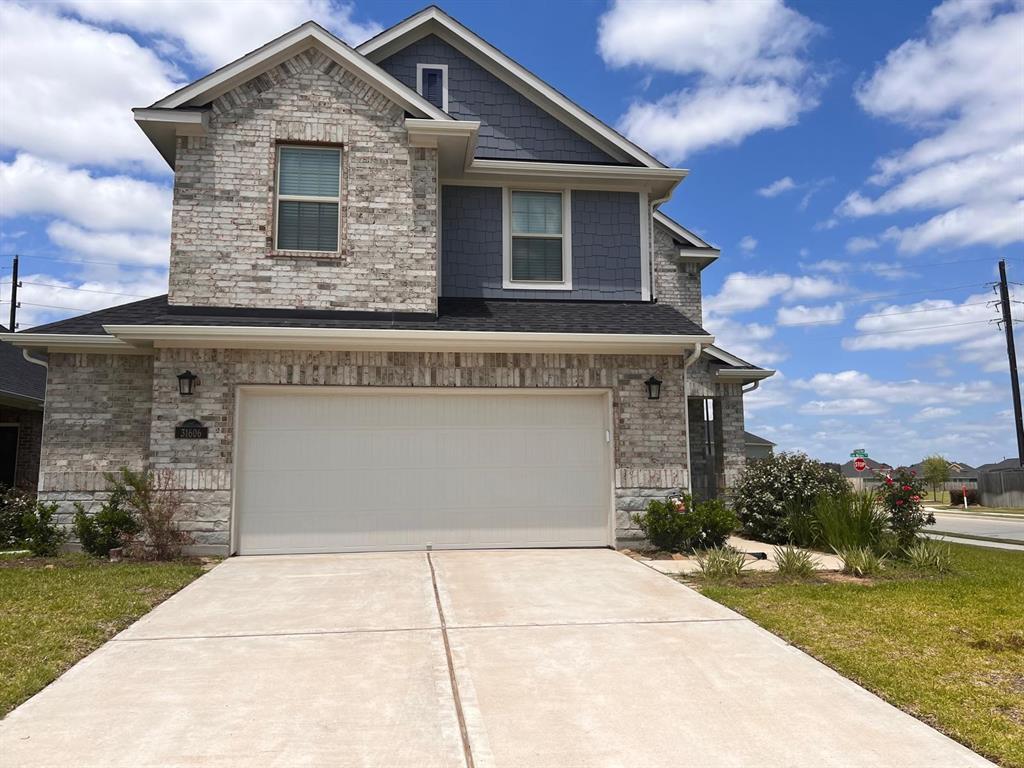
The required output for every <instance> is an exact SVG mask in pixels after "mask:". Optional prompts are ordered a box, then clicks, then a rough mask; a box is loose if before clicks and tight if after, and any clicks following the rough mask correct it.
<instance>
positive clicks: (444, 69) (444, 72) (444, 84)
mask: <svg viewBox="0 0 1024 768" xmlns="http://www.w3.org/2000/svg"><path fill="white" fill-rule="evenodd" d="M425 69H439V70H441V109H443V110H444V111H445V112H447V111H448V65H447V64H425V63H419V64H417V65H416V93H418V94H419V95H420V96H423V70H425ZM423 98H426V96H423Z"/></svg>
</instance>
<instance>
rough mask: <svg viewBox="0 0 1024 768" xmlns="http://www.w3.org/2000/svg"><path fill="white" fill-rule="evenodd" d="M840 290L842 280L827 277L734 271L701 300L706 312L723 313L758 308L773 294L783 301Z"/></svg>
mask: <svg viewBox="0 0 1024 768" xmlns="http://www.w3.org/2000/svg"><path fill="white" fill-rule="evenodd" d="M843 290H845V289H844V287H843V286H842V285H841V284H839V283H837V282H835V281H834V280H831V279H829V278H827V277H807V276H800V277H793V276H792V275H786V274H781V273H777V274H762V275H755V274H748V273H746V272H733V273H732V274H730V275H729V276H728V277H726V278H725V282H724V283H723V284H722V287H721V289H720V290H719V291H718V293H716V294H714V295H713V296H709V297H707V298H706V299H705V300H704V308H705V310H706V311H707V312H708V313H711V314H721V315H725V314H730V313H733V312H747V311H750V310H752V309H759V308H760V307H764V306H767V305H768V304H770V303H771V302H772V301H773V300H774V299H776V298H782V299H783V300H786V301H799V300H801V299H804V300H806V299H823V298H827V297H829V296H834V295H836V294H838V293H841V292H842V291H843Z"/></svg>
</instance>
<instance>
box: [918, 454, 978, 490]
mask: <svg viewBox="0 0 1024 768" xmlns="http://www.w3.org/2000/svg"><path fill="white" fill-rule="evenodd" d="M911 469H912V470H914V471H915V472H917V475H918V477H924V462H923V461H919V462H918V463H917V464H914V465H913V466H912V467H911ZM965 485H966V486H967V487H969V488H975V487H977V485H978V470H977V469H975V468H974V467H972V466H971V465H970V464H966V463H965V462H962V461H951V462H949V480H947V481H946V482H945V483H943V485H942V488H943V489H944V490H947V491H948V490H949V489H950V488H961V487H963V486H965Z"/></svg>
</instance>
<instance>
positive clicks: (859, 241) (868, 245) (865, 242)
mask: <svg viewBox="0 0 1024 768" xmlns="http://www.w3.org/2000/svg"><path fill="white" fill-rule="evenodd" d="M877 247H878V241H877V240H875V239H874V238H873V237H859V236H858V237H851V238H850V239H849V240H847V241H846V252H847V253H863V252H864V251H872V250H874V249H875V248H877Z"/></svg>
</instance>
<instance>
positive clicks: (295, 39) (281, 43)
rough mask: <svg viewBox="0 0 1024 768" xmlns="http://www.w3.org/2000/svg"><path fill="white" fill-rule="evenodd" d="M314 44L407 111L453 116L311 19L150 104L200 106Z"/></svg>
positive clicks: (156, 106)
mask: <svg viewBox="0 0 1024 768" xmlns="http://www.w3.org/2000/svg"><path fill="white" fill-rule="evenodd" d="M314 44H316V45H318V46H319V47H320V49H321V50H323V51H324V53H326V54H327V55H329V56H331V58H333V59H334V60H335V61H337V62H338V63H339V64H341V65H342V66H344V67H346V68H347V69H349V70H350V71H352V72H354V73H355V74H357V75H359V76H360V77H361V78H363V79H364V80H365V81H366V82H368V83H370V84H371V85H372V86H374V87H375V88H377V89H378V90H380V91H381V93H383V94H385V95H386V96H387V97H388V98H390V99H391V100H392V101H394V102H395V103H396V104H399V105H401V106H402V107H404V108H405V109H406V110H408V111H409V112H412V113H413V114H415V115H418V116H420V117H431V118H434V119H435V120H451V119H452V118H451V117H450V116H449V115H448V114H446V113H445V112H443V111H442V110H440V109H438V108H437V107H435V106H434V105H433V104H431V103H430V102H429V101H427V100H426V99H424V98H423V97H422V96H420V95H419V94H418V93H416V91H414V90H412V89H411V88H408V87H406V86H405V85H403V84H402V83H401V82H399V81H398V80H396V79H395V78H394V77H392V76H391V75H389V74H388V73H387V72H385V71H384V70H383V69H381V68H380V67H378V66H377V65H376V64H374V63H373V62H371V61H369V60H368V59H366V58H365V57H364V56H361V55H360V54H359V53H357V52H356V51H355V50H354V49H353V48H350V47H349V46H348V45H346V44H345V43H344V42H343V41H341V40H340V39H338V38H337V37H335V36H334V35H332V34H331V33H330V32H328V31H327V30H326V29H324V28H323V27H321V26H320V25H319V24H317V23H316V22H314V21H307V22H306V23H305V24H302V25H301V26H298V27H296V28H295V29H293V30H292V31H290V32H286V33H285V34H283V35H281V37H279V38H277V39H276V40H271V41H270V42H269V43H267V44H266V45H264V46H262V47H261V48H257V49H256V50H255V51H252V52H251V53H247V54H246V55H245V56H243V57H241V58H240V59H236V60H235V61H233V62H231V63H230V64H226V65H224V66H223V67H221V68H220V69H217V70H214V71H213V72H211V73H210V74H208V75H207V76H206V77H202V78H200V79H199V80H196V81H195V82H194V83H191V84H190V85H186V86H185V87H184V88H181V89H179V90H177V91H175V92H174V93H172V94H170V95H169V96H165V97H164V98H162V99H160V101H158V102H156V103H155V104H153V105H152V107H153V108H164V109H174V108H177V107H194V106H202V105H204V104H207V103H209V102H210V101H212V100H213V99H215V98H216V97H217V96H220V95H221V94H223V93H226V92H227V91H230V90H231V89H232V88H234V87H236V86H238V85H241V84H242V83H244V82H247V81H249V80H251V79H252V78H253V77H255V76H256V75H257V74H259V73H260V72H265V71H267V70H268V69H270V68H271V67H275V66H277V65H278V64H280V63H281V62H282V61H286V60H288V59H290V58H291V57H292V56H295V55H296V54H298V53H300V52H301V51H303V50H305V49H306V48H308V47H310V46H311V45H314Z"/></svg>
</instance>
